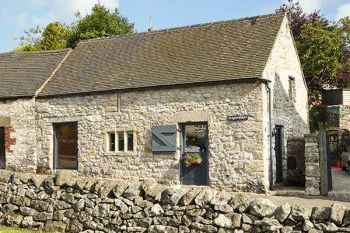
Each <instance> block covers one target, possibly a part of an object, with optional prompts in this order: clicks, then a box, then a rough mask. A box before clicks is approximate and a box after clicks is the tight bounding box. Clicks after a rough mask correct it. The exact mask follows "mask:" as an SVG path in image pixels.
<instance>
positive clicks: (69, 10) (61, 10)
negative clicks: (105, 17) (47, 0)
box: [52, 0, 119, 21]
mask: <svg viewBox="0 0 350 233" xmlns="http://www.w3.org/2000/svg"><path fill="white" fill-rule="evenodd" d="M98 2H100V3H102V4H103V5H104V6H105V7H107V8H108V9H110V10H114V9H115V8H118V6H119V1H118V0H99V1H98V0H54V1H53V4H52V12H53V14H54V15H56V16H57V18H59V19H61V20H63V21H72V20H73V19H74V14H75V13H76V12H78V11H79V12H80V13H81V14H82V15H85V14H88V13H90V12H91V8H92V7H93V5H95V4H96V3H98Z"/></svg>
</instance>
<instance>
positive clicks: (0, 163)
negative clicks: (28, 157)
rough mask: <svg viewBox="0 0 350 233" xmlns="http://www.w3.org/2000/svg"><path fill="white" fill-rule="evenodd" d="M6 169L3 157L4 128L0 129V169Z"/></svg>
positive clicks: (4, 157)
mask: <svg viewBox="0 0 350 233" xmlns="http://www.w3.org/2000/svg"><path fill="white" fill-rule="evenodd" d="M5 168H6V156H5V128H4V127H0V169H5Z"/></svg>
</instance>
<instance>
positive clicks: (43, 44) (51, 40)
mask: <svg viewBox="0 0 350 233" xmlns="http://www.w3.org/2000/svg"><path fill="white" fill-rule="evenodd" d="M69 36H70V29H69V28H68V27H67V26H65V25H63V24H61V23H59V22H53V23H49V24H48V25H47V26H46V28H45V29H44V31H43V33H42V40H41V41H40V43H39V47H40V48H41V49H42V50H55V49H63V48H66V47H67V39H68V38H69Z"/></svg>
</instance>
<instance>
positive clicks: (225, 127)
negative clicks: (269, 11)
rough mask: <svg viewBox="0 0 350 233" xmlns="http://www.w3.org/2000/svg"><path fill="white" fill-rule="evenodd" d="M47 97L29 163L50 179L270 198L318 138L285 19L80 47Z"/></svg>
mask: <svg viewBox="0 0 350 233" xmlns="http://www.w3.org/2000/svg"><path fill="white" fill-rule="evenodd" d="M49 73H50V72H49ZM2 78H4V77H3V76H2V75H1V74H0V79H2ZM37 94H38V95H37V96H35V98H34V99H31V101H32V103H33V105H34V109H33V114H34V115H35V119H33V122H34V124H35V127H33V128H31V129H34V128H35V131H36V132H35V136H33V137H31V138H33V144H35V149H33V150H32V151H27V152H26V153H25V154H26V155H24V156H27V157H28V158H32V161H31V162H32V164H33V166H34V167H36V170H37V171H38V172H41V173H53V172H55V171H57V170H61V169H64V170H67V169H68V170H73V171H75V172H76V173H78V174H81V175H85V176H99V177H109V178H110V177H112V178H117V179H129V180H132V179H133V180H148V179H151V180H156V181H158V182H162V183H169V184H184V185H210V186H213V187H221V188H225V189H229V190H241V191H256V192H264V191H266V190H267V189H269V188H270V187H272V186H273V185H275V184H277V183H283V182H284V181H285V180H286V175H287V154H288V151H287V140H288V139H289V138H296V137H299V138H300V137H303V135H304V134H305V133H308V107H307V89H306V85H305V81H304V78H303V74H302V69H301V65H300V62H299V59H298V54H297V51H296V48H295V44H294V41H293V38H292V34H291V31H290V28H289V23H288V18H287V17H286V15H284V14H273V15H266V16H259V17H253V18H245V19H239V20H231V21H223V22H216V23H211V24H201V25H193V26H189V27H182V28H174V29H166V30H159V31H152V32H147V33H139V34H135V35H128V36H120V37H109V38H101V39H94V40H88V41H84V42H80V43H79V44H78V46H77V47H76V48H75V49H73V50H72V51H71V52H70V53H69V54H68V55H67V56H66V57H65V59H64V61H63V62H61V63H60V64H59V65H57V69H56V70H54V71H53V72H51V75H47V82H46V83H45V85H43V86H42V87H41V88H38V90H37ZM4 117H8V116H7V114H4ZM14 130H16V129H15V128H14ZM270 135H271V136H270ZM13 139H16V138H15V137H14V138H13ZM16 143H17V144H18V143H19V141H18V140H17V142H16ZM17 144H16V145H17ZM27 144H28V143H25V142H22V147H25V146H27ZM15 149H16V147H13V150H14V151H15ZM14 153H23V152H21V151H19V152H14ZM7 156H11V154H9V155H7ZM9 161H10V160H9ZM28 164H30V163H28ZM7 165H8V167H9V165H10V164H7ZM15 169H19V170H21V169H27V167H26V165H22V166H18V167H16V168H15Z"/></svg>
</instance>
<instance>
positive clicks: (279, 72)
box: [263, 18, 309, 182]
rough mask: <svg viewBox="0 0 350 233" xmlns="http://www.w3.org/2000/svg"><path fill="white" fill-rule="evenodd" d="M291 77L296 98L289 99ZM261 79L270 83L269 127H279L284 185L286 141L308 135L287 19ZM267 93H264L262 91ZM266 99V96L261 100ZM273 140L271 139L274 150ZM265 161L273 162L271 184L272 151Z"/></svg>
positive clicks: (299, 69)
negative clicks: (270, 116)
mask: <svg viewBox="0 0 350 233" xmlns="http://www.w3.org/2000/svg"><path fill="white" fill-rule="evenodd" d="M290 77H292V78H294V82H295V90H294V92H295V95H294V98H290V93H289V92H290V91H291V90H290ZM263 78H265V79H267V80H270V81H271V82H270V83H269V85H270V88H271V91H272V96H271V101H272V103H271V105H272V122H271V124H272V128H275V126H282V127H283V128H282V134H283V138H282V142H283V147H282V156H283V177H284V182H286V178H287V177H288V176H287V172H288V171H287V155H288V151H287V141H288V139H289V138H296V137H299V138H302V137H304V134H307V133H309V116H308V97H307V87H306V83H305V80H304V77H303V72H302V67H301V64H300V61H299V57H298V52H297V50H296V47H295V44H294V41H293V37H292V33H291V30H290V28H289V25H288V20H287V18H285V19H284V21H283V23H282V25H281V29H280V32H279V34H278V36H277V38H276V42H275V44H274V47H273V49H272V52H271V55H270V57H269V59H268V62H267V65H266V68H265V70H264V72H263ZM264 93H266V91H265V92H264ZM265 98H266V99H267V98H268V96H267V94H265V97H264V99H265ZM264 109H266V111H264V113H265V130H266V131H268V127H269V125H268V124H269V122H268V116H267V113H268V111H267V109H268V106H265V108H264ZM268 141H269V138H268V137H266V138H265V147H266V148H268V147H269V146H268V145H269V143H268ZM274 141H275V138H274V137H273V138H272V144H273V145H272V148H274ZM268 159H269V160H268V161H267V162H266V163H267V164H268V163H270V162H272V163H273V164H272V167H273V169H274V170H273V182H275V180H276V175H275V171H276V160H275V155H274V151H273V154H272V156H271V158H268Z"/></svg>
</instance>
